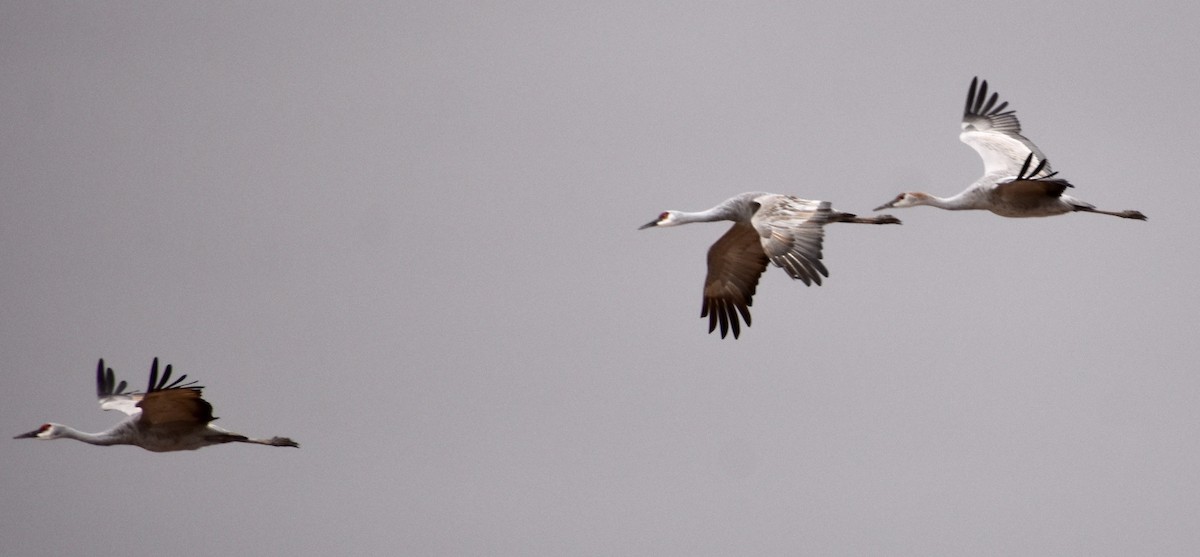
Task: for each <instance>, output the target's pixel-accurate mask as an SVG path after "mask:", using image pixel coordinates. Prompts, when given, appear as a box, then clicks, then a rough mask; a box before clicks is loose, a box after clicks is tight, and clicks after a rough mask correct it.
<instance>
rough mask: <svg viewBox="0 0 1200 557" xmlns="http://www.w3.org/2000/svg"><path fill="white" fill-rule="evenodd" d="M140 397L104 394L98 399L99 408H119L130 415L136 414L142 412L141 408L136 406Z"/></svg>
mask: <svg viewBox="0 0 1200 557" xmlns="http://www.w3.org/2000/svg"><path fill="white" fill-rule="evenodd" d="M141 399H142V397H141V395H116V396H106V397H104V398H102V399H100V409H101V410H120V411H121V412H124V413H125V414H128V415H130V416H136V415H138V414H141V413H142V409H141V408H138V407H137V403H138V401H140V400H141Z"/></svg>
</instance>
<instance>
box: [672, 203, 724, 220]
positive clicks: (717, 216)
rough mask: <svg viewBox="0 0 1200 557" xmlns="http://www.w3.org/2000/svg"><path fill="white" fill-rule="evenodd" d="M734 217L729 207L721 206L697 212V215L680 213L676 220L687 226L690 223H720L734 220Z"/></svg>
mask: <svg viewBox="0 0 1200 557" xmlns="http://www.w3.org/2000/svg"><path fill="white" fill-rule="evenodd" d="M733 216H734V213H733V211H730V210H729V208H728V207H725V206H723V205H719V206H716V207H713V208H712V209H708V210H704V211H697V212H695V213H688V212H684V211H679V212H678V213H677V214H676V215H675V220H676V222H678V224H687V223H689V222H713V221H718V220H732V219H733Z"/></svg>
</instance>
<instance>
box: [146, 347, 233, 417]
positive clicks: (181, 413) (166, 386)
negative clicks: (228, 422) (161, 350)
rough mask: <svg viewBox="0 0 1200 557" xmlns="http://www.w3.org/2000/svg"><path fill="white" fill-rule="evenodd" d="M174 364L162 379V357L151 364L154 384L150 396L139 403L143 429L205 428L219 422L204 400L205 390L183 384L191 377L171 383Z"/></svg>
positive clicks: (150, 387)
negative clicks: (203, 392) (159, 362)
mask: <svg viewBox="0 0 1200 557" xmlns="http://www.w3.org/2000/svg"><path fill="white" fill-rule="evenodd" d="M171 371H172V368H171V364H167V367H166V368H164V369H163V374H162V377H161V378H160V377H159V376H158V358H154V362H153V363H151V364H150V383H149V386H148V387H147V391H146V394H145V395H143V396H142V399H141V401H139V402H138V403H137V406H138V408H141V409H142V414H141V417H140V418H139V419H138V425H139V426H141V427H147V428H149V427H157V428H180V429H186V428H191V427H197V426H199V427H203V426H205V425H207V424H208V422H211V421H213V420H215V419H216V418H214V417H213V415H212V405H211V404H209V403H208V401H206V400H204V399H203V398H200V393H201V389H202V387H200V386H199V385H196V381H192V382H189V383H183V380H184V379H186V378H187V375H186V374H185V375H182V376H180V377H179V378H178V379H176V380H175V381H173V382H172V381H171Z"/></svg>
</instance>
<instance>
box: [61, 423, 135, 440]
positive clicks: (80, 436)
mask: <svg viewBox="0 0 1200 557" xmlns="http://www.w3.org/2000/svg"><path fill="white" fill-rule="evenodd" d="M58 427H59V428H61V430H62V432H61V434H59V436H58V438H67V439H75V440H77V441H83V442H84V443H87V444H89V445H128V444H130V443H129V440H128V439H127V438H124V437H122V436H121V435H119V434H118V432H119V431H120V430H121V427H120V426H117V427H115V428H113V429H110V430H108V431H101V432H100V433H88V432H86V431H79V430H78V429H75V428H73V427H70V426H65V425H60V426H58Z"/></svg>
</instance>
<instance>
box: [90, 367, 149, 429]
mask: <svg viewBox="0 0 1200 557" xmlns="http://www.w3.org/2000/svg"><path fill="white" fill-rule="evenodd" d="M96 397H97V398H99V399H100V409H101V410H120V411H121V412H124V413H125V414H127V415H130V416H134V415H137V414H141V413H142V409H141V408H138V407H137V403H138V402H139V401H141V400H142V397H143V395H141V394H136V393H127V392H125V382H124V381H122V382H120V383H119V384H118V383H117V378H116V376H115V375H114V374H113V370H112V368H105V367H104V359H103V358H101V359H100V363H99V364H97V365H96Z"/></svg>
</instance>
